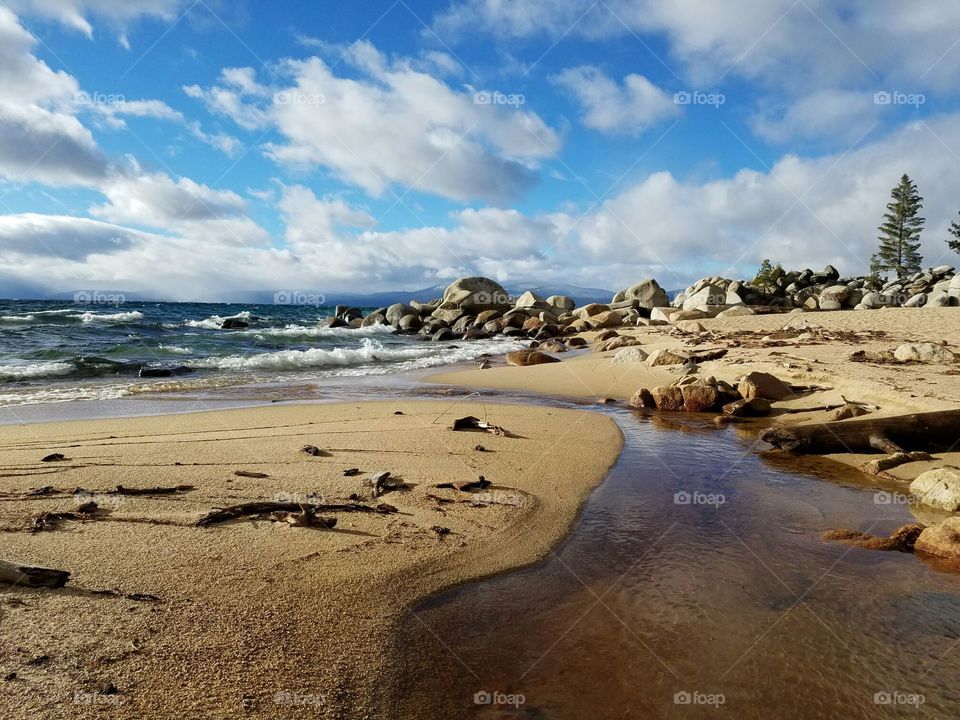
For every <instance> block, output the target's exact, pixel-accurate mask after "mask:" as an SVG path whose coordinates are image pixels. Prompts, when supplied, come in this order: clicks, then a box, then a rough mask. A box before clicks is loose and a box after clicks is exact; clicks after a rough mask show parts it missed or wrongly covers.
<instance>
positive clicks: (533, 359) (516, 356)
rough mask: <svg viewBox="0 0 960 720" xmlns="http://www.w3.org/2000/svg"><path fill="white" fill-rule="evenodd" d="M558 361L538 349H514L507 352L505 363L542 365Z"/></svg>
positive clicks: (521, 365) (522, 365)
mask: <svg viewBox="0 0 960 720" xmlns="http://www.w3.org/2000/svg"><path fill="white" fill-rule="evenodd" d="M557 362H560V361H559V360H558V359H557V358H555V357H552V356H550V355H547V354H546V353H542V352H540V351H539V350H516V351H514V352H511V353H507V364H509V365H519V366H520V367H527V366H529V365H544V364H547V363H557Z"/></svg>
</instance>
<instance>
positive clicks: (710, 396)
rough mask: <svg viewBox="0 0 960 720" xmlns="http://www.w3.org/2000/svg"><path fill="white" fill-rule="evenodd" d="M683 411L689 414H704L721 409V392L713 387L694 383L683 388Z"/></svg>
mask: <svg viewBox="0 0 960 720" xmlns="http://www.w3.org/2000/svg"><path fill="white" fill-rule="evenodd" d="M681 394H682V395H683V409H684V410H686V411H687V412H694V413H703V412H710V411H711V410H716V409H717V408H718V407H720V392H719V391H718V390H717V389H716V388H715V387H713V386H712V385H707V384H705V383H694V384H690V385H684V386H683V387H682V388H681Z"/></svg>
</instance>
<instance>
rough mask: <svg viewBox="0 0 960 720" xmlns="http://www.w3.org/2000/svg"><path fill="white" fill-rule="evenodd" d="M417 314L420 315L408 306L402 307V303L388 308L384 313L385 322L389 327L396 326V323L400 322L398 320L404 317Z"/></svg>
mask: <svg viewBox="0 0 960 720" xmlns="http://www.w3.org/2000/svg"><path fill="white" fill-rule="evenodd" d="M419 314H420V313H419V311H418V310H417V309H416V308H414V307H412V306H410V305H404V304H403V303H394V304H393V305H391V306H390V307H388V308H387V311H386V312H385V313H384V315H385V316H386V318H387V322H388V323H390V324H391V325H396V324H397V323H398V322H400V318H402V317H403V316H404V315H419Z"/></svg>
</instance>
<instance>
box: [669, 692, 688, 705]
mask: <svg viewBox="0 0 960 720" xmlns="http://www.w3.org/2000/svg"><path fill="white" fill-rule="evenodd" d="M691 700H692V698H691V697H690V693H688V692H687V691H686V690H681V691H680V692H677V693H674V694H673V704H674V705H689V704H690V702H691Z"/></svg>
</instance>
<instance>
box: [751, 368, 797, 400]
mask: <svg viewBox="0 0 960 720" xmlns="http://www.w3.org/2000/svg"><path fill="white" fill-rule="evenodd" d="M737 390H739V391H740V394H741V395H742V396H743V397H744V398H745V399H747V400H750V399H752V398H763V399H764V400H774V401H776V400H786V399H787V398H790V397H793V390H792V389H791V388H790V386H789V385H787V384H786V383H785V382H783V381H782V380H780V378H778V377H776V376H774V375H771V374H770V373H765V372H752V373H749V374H747V375H744V376H743V377H742V378H741V379H740V382H739V383H738V385H737Z"/></svg>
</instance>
